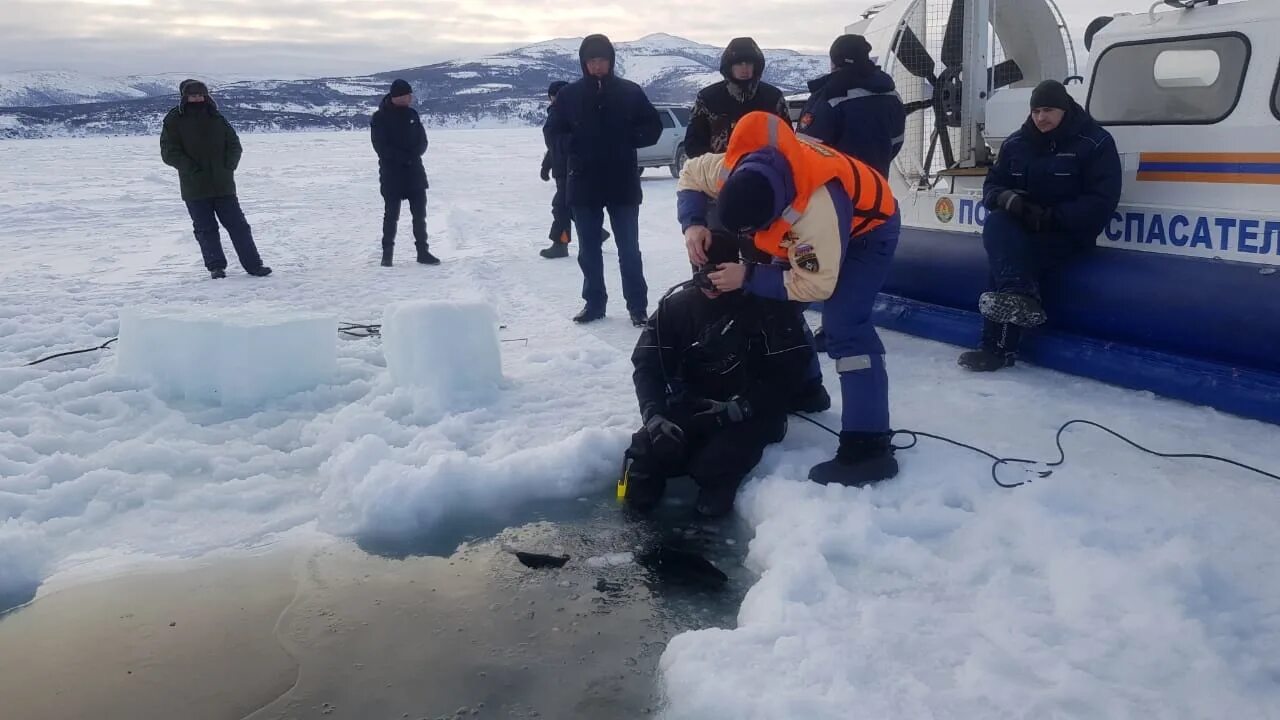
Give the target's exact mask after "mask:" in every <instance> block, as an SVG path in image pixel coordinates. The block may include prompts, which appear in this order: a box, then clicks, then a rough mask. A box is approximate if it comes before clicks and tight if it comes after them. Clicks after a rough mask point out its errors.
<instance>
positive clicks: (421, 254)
mask: <svg viewBox="0 0 1280 720" xmlns="http://www.w3.org/2000/svg"><path fill="white" fill-rule="evenodd" d="M418 262H420V263H422V264H423V265H439V264H440V258H438V257H436V256H435V255H432V254H431V251H430V250H428V249H427V246H426V245H419V246H418Z"/></svg>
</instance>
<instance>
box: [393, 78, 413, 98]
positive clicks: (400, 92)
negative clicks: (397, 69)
mask: <svg viewBox="0 0 1280 720" xmlns="http://www.w3.org/2000/svg"><path fill="white" fill-rule="evenodd" d="M412 94H413V88H412V87H411V86H410V85H409V83H408V82H406V81H404V80H400V79H397V80H396V81H395V82H393V83H391V97H402V96H404V95H412Z"/></svg>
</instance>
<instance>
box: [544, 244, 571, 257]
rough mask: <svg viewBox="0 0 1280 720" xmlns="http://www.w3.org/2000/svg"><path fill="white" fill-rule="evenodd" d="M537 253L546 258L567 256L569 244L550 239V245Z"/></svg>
mask: <svg viewBox="0 0 1280 720" xmlns="http://www.w3.org/2000/svg"><path fill="white" fill-rule="evenodd" d="M538 254H539V255H541V256H542V257H544V258H546V259H548V260H554V259H556V258H565V257H569V244H568V243H562V242H560V241H559V240H552V241H551V247H549V248H546V249H545V250H541V251H539V252H538Z"/></svg>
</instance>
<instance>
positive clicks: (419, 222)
mask: <svg viewBox="0 0 1280 720" xmlns="http://www.w3.org/2000/svg"><path fill="white" fill-rule="evenodd" d="M383 199H384V200H385V201H386V207H385V208H383V212H382V245H383V247H391V246H392V245H395V244H396V226H397V225H398V224H399V223H400V204H401V203H402V202H403V201H404V200H408V201H409V214H410V215H412V216H413V244H414V245H416V246H417V247H420V248H425V247H427V192H426V191H425V190H423V191H422V192H415V193H411V194H410V195H409V197H408V198H399V197H396V198H391V197H386V196H384V197H383Z"/></svg>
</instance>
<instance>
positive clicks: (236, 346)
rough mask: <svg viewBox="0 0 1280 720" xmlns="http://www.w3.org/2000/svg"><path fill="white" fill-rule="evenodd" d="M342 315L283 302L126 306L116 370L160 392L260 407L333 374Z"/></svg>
mask: <svg viewBox="0 0 1280 720" xmlns="http://www.w3.org/2000/svg"><path fill="white" fill-rule="evenodd" d="M337 329H338V322H337V320H336V319H335V318H333V317H332V316H327V315H322V314H317V313H299V312H290V311H288V310H281V309H279V308H257V309H246V308H234V309H232V308H226V309H221V310H217V311H214V310H203V311H193V310H190V309H187V310H171V309H164V308H124V309H123V310H121V312H120V341H119V345H117V346H116V371H117V372H119V373H120V374H121V375H127V376H132V377H139V378H145V379H147V380H148V381H150V382H151V383H152V384H153V385H154V389H155V391H156V394H157V395H158V396H160V397H164V398H167V399H177V400H191V401H195V402H201V403H214V404H222V405H227V406H229V407H261V406H263V405H266V404H269V403H270V402H271V401H272V400H275V399H277V398H281V397H284V396H286V395H291V394H293V393H295V392H298V391H300V390H309V389H311V388H314V387H316V386H317V385H320V384H322V383H325V382H328V381H329V380H330V379H331V378H332V375H333V372H334V371H335V370H336V369H337V344H338V342H337Z"/></svg>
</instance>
